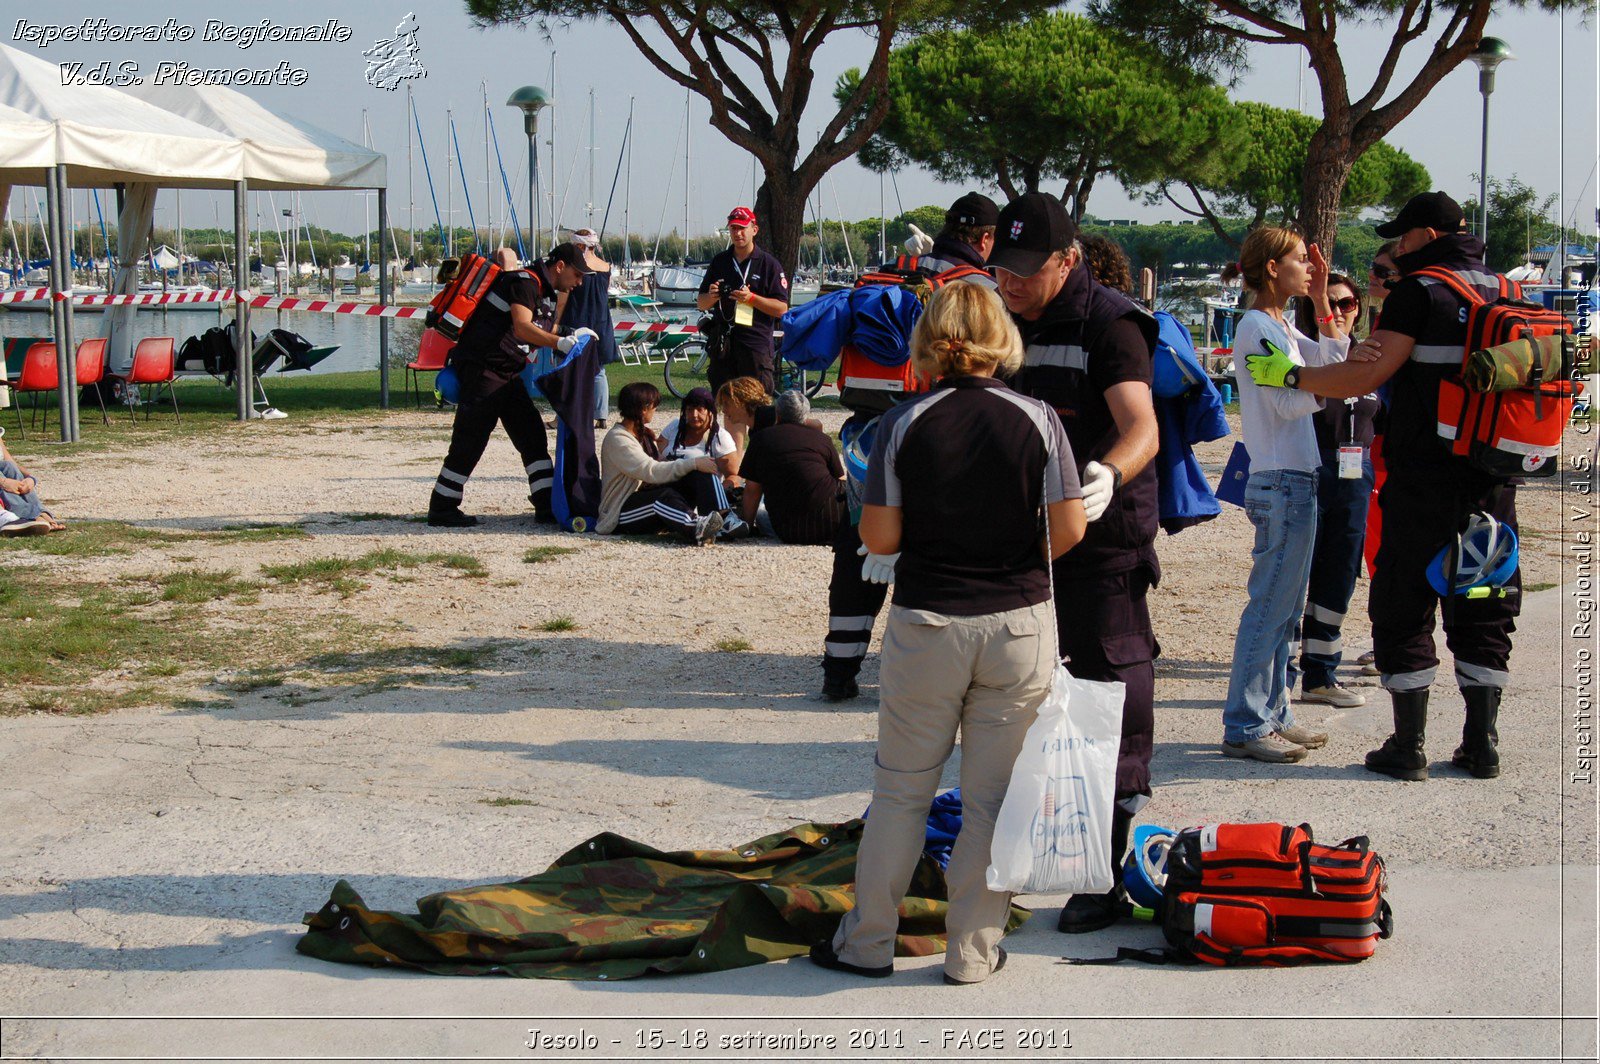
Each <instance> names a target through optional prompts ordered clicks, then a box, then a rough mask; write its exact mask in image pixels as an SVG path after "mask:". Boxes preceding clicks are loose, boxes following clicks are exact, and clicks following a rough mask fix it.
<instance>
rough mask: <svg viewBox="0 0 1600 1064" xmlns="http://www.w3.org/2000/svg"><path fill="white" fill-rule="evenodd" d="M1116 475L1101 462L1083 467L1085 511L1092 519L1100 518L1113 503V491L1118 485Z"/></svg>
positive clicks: (1085, 514) (1086, 515)
mask: <svg viewBox="0 0 1600 1064" xmlns="http://www.w3.org/2000/svg"><path fill="white" fill-rule="evenodd" d="M1116 482H1117V481H1116V477H1115V476H1114V475H1113V474H1112V472H1111V470H1109V469H1107V468H1106V467H1105V466H1103V465H1101V464H1100V463H1099V462H1090V463H1089V464H1088V465H1086V466H1084V467H1083V513H1084V516H1085V517H1087V518H1088V519H1089V520H1091V521H1098V520H1100V517H1101V515H1103V514H1104V513H1105V512H1106V507H1107V506H1109V505H1111V492H1112V491H1113V490H1114V489H1115V487H1116Z"/></svg>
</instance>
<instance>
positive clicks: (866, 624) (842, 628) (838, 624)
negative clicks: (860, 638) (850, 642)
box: [828, 617, 872, 632]
mask: <svg viewBox="0 0 1600 1064" xmlns="http://www.w3.org/2000/svg"><path fill="white" fill-rule="evenodd" d="M828 629H829V631H833V632H869V631H871V630H872V618H871V617H829V618H828Z"/></svg>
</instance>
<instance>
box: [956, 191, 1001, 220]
mask: <svg viewBox="0 0 1600 1064" xmlns="http://www.w3.org/2000/svg"><path fill="white" fill-rule="evenodd" d="M999 218H1000V208H999V207H996V206H995V203H994V200H992V199H990V198H989V197H988V196H985V195H984V194H983V193H982V192H968V193H967V194H966V195H965V196H962V197H961V198H960V199H958V200H956V201H955V202H954V203H952V204H950V209H949V210H947V211H945V212H944V224H945V225H960V226H968V227H972V228H978V229H981V228H983V227H984V226H986V225H994V224H995V223H996V222H997V221H998V220H999Z"/></svg>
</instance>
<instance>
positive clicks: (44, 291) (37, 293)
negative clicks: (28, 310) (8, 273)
mask: <svg viewBox="0 0 1600 1064" xmlns="http://www.w3.org/2000/svg"><path fill="white" fill-rule="evenodd" d="M49 298H50V289H48V288H18V289H14V290H13V291H10V292H0V303H21V302H24V301H26V300H30V299H49Z"/></svg>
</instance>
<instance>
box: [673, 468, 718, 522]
mask: <svg viewBox="0 0 1600 1064" xmlns="http://www.w3.org/2000/svg"><path fill="white" fill-rule="evenodd" d="M671 486H672V487H674V488H676V489H677V490H678V493H679V494H680V495H682V496H683V497H684V498H685V499H688V500H689V501H690V502H692V503H693V504H694V508H695V510H696V512H698V513H700V514H702V515H704V514H708V513H711V512H712V511H713V510H719V511H720V510H726V509H727V508H728V506H729V505H730V504H729V502H728V493H727V491H726V489H724V488H723V486H722V477H721V476H719V475H717V474H715V473H700V472H694V473H690V474H689V475H688V476H685V477H679V478H678V479H677V480H675V481H673V482H672V485H671Z"/></svg>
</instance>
